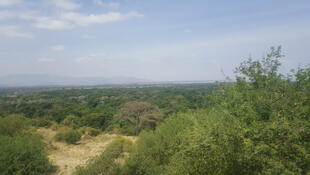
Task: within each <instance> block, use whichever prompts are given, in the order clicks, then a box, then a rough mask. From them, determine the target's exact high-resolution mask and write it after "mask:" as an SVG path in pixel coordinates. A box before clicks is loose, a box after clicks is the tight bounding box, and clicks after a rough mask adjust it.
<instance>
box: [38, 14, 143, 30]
mask: <svg viewBox="0 0 310 175" xmlns="http://www.w3.org/2000/svg"><path fill="white" fill-rule="evenodd" d="M137 17H143V15H142V14H140V13H138V12H130V13H127V14H122V13H119V12H110V13H106V14H90V15H85V14H80V13H74V12H69V13H63V14H61V15H60V16H59V17H58V18H56V19H54V18H43V19H39V20H37V21H36V23H35V24H34V26H35V27H37V28H42V29H49V30H63V29H71V28H75V27H78V26H89V25H91V24H104V23H109V22H118V21H123V20H127V19H131V18H137Z"/></svg>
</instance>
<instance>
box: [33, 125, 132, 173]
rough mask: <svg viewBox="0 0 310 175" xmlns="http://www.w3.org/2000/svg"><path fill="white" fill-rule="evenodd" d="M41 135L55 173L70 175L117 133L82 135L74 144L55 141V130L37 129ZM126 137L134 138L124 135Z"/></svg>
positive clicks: (98, 151) (96, 154)
mask: <svg viewBox="0 0 310 175" xmlns="http://www.w3.org/2000/svg"><path fill="white" fill-rule="evenodd" d="M38 132H39V133H40V134H41V135H42V136H43V138H44V141H45V142H46V143H47V144H48V147H49V151H48V157H49V159H50V160H51V162H52V163H53V164H54V165H55V166H56V167H57V171H56V173H55V174H57V175H70V174H72V173H73V172H74V170H75V168H76V167H77V166H83V165H85V164H86V163H87V161H88V160H89V159H91V158H93V157H95V156H98V155H100V153H102V152H103V151H104V150H105V148H106V146H107V145H108V144H109V143H111V142H112V141H113V140H114V139H115V138H116V137H117V135H110V134H101V135H99V136H97V137H86V136H84V137H82V140H81V141H79V142H78V143H77V144H76V145H69V144H66V143H61V142H55V141H54V139H53V138H54V136H55V134H56V131H53V130H51V129H46V128H40V129H38ZM126 138H128V139H134V138H130V137H126Z"/></svg>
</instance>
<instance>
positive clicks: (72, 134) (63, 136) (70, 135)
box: [55, 129, 82, 144]
mask: <svg viewBox="0 0 310 175" xmlns="http://www.w3.org/2000/svg"><path fill="white" fill-rule="evenodd" d="M81 136H82V135H81V133H80V132H79V131H77V130H74V129H65V130H60V131H59V132H58V133H57V134H56V135H55V139H56V141H64V142H66V143H68V144H75V143H76V142H78V141H80V140H81Z"/></svg>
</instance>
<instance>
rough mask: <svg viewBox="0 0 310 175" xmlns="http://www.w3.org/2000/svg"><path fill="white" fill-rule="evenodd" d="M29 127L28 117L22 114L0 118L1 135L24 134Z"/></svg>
mask: <svg viewBox="0 0 310 175" xmlns="http://www.w3.org/2000/svg"><path fill="white" fill-rule="evenodd" d="M28 129H29V122H28V120H27V118H25V117H23V116H20V115H11V116H8V117H4V118H0V135H6V136H15V135H18V134H23V133H25V132H26V131H27V130H28Z"/></svg>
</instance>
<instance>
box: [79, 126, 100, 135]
mask: <svg viewBox="0 0 310 175" xmlns="http://www.w3.org/2000/svg"><path fill="white" fill-rule="evenodd" d="M80 131H81V132H82V133H83V134H86V135H89V136H97V135H99V134H100V133H101V130H100V129H96V128H90V127H82V128H80Z"/></svg>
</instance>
